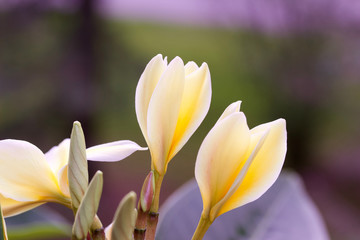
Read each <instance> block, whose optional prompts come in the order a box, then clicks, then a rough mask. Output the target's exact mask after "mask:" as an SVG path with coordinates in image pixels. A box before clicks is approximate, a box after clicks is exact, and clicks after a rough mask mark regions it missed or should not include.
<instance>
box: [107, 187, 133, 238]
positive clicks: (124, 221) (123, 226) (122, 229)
mask: <svg viewBox="0 0 360 240" xmlns="http://www.w3.org/2000/svg"><path fill="white" fill-rule="evenodd" d="M135 204H136V193H135V192H129V193H128V194H127V195H126V196H125V197H124V198H123V199H122V200H121V202H120V204H119V206H118V208H117V210H116V213H115V216H114V220H113V223H112V231H111V240H132V239H133V233H134V228H135V222H136V217H137V211H136V209H135Z"/></svg>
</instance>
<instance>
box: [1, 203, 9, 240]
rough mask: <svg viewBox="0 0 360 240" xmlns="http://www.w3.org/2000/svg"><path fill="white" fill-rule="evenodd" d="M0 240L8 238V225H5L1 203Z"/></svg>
mask: <svg viewBox="0 0 360 240" xmlns="http://www.w3.org/2000/svg"><path fill="white" fill-rule="evenodd" d="M0 221H1V223H0V240H7V239H8V238H7V234H6V225H5V220H4V216H3V213H2V209H1V205H0Z"/></svg>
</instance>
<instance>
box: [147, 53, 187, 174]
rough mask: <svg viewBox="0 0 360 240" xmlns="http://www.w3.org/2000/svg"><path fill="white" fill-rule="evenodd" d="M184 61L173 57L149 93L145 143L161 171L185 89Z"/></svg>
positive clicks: (165, 163) (165, 160)
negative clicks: (150, 95)
mask: <svg viewBox="0 0 360 240" xmlns="http://www.w3.org/2000/svg"><path fill="white" fill-rule="evenodd" d="M184 81H185V73H184V63H183V61H182V60H181V59H180V58H179V57H176V58H174V60H172V61H171V62H170V64H169V66H168V67H167V69H166V70H165V72H164V73H163V75H162V76H161V78H160V80H159V82H158V84H157V86H156V88H155V90H154V92H153V95H152V97H151V100H150V103H149V108H148V115H147V127H148V128H147V132H148V140H149V141H148V145H149V149H150V151H151V157H152V159H153V161H152V162H153V164H154V167H155V168H156V170H157V171H158V172H159V173H160V174H164V173H165V171H166V167H167V161H168V159H169V151H170V147H171V143H172V139H173V137H174V133H175V128H176V123H177V120H178V115H179V110H180V105H181V99H182V95H183V90H184Z"/></svg>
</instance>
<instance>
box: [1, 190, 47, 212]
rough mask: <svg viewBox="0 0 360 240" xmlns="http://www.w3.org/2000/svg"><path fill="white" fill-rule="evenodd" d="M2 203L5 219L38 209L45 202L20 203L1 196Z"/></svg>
mask: <svg viewBox="0 0 360 240" xmlns="http://www.w3.org/2000/svg"><path fill="white" fill-rule="evenodd" d="M0 203H1V207H2V210H3V213H4V217H11V216H15V215H18V214H20V213H23V212H26V211H29V210H31V209H33V208H36V207H38V206H40V205H42V204H44V203H45V202H19V201H16V200H13V199H11V198H5V197H4V196H3V195H1V194H0Z"/></svg>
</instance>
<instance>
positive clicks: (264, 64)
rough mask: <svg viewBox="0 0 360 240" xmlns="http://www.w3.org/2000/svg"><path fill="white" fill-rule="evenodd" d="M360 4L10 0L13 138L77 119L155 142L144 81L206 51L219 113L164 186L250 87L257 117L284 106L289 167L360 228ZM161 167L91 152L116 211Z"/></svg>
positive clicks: (334, 232)
mask: <svg viewBox="0 0 360 240" xmlns="http://www.w3.org/2000/svg"><path fill="white" fill-rule="evenodd" d="M359 12H360V2H359V1H356V0H348V1H342V0H316V1H313V0H305V1H290V2H289V1H287V0H271V1H269V0H257V1H251V0H243V1H235V0H224V1H214V0H199V1H191V0H183V1H178V2H176V1H175V2H174V1H166V0H153V1H145V0H102V1H100V0H73V1H66V0H49V1H42V0H16V1H13V0H0V116H1V117H0V136H1V139H6V138H14V139H23V140H27V141H29V142H32V143H33V144H35V145H37V146H39V148H40V149H42V150H43V151H44V152H46V151H47V150H49V149H50V148H51V147H52V146H54V145H57V144H58V143H60V142H61V141H62V140H63V139H64V138H67V137H69V135H70V131H71V127H72V123H73V121H74V120H79V121H80V122H81V123H82V125H83V127H84V131H85V136H86V140H87V145H88V146H92V145H95V144H100V143H104V142H109V141H115V140H121V139H130V140H133V141H136V142H137V143H139V144H140V145H142V146H145V145H146V143H145V140H144V139H143V136H142V134H141V131H140V128H139V127H138V124H137V120H136V115H135V88H136V85H137V82H138V79H139V77H140V75H141V73H142V71H143V70H144V68H145V66H146V64H147V63H148V61H149V60H150V59H151V58H152V57H153V56H155V55H156V54H158V53H161V54H163V56H168V59H172V58H174V57H175V56H180V57H181V58H182V59H183V60H184V61H185V62H187V61H190V60H192V61H195V62H196V63H197V64H198V65H201V63H202V62H207V63H208V65H209V67H210V71H211V77H212V88H213V95H212V103H211V107H210V110H209V113H208V115H207V117H206V118H205V120H204V122H203V123H202V125H201V126H200V128H199V129H198V131H197V132H196V133H195V134H194V135H193V137H192V138H191V139H190V141H189V142H188V143H187V144H186V145H185V147H184V148H183V150H182V151H180V153H179V154H177V156H176V157H175V158H174V159H173V160H172V162H171V163H170V165H169V168H168V173H167V175H166V178H165V182H164V184H163V189H162V196H161V200H162V201H164V200H165V199H166V197H167V196H169V194H171V193H172V192H173V191H174V190H175V189H176V188H178V187H179V186H181V185H182V184H183V183H184V182H186V181H187V180H189V179H191V178H192V177H194V166H195V159H196V154H197V150H198V149H199V146H200V144H201V142H202V140H203V138H204V137H205V135H206V134H207V132H208V131H209V130H210V128H211V127H212V126H213V124H214V123H215V122H216V120H217V119H218V117H219V116H220V114H221V113H222V111H223V110H224V109H225V108H226V107H227V106H228V105H229V104H230V103H232V102H234V101H237V100H242V101H243V104H242V111H244V112H245V114H246V116H247V118H248V123H249V126H250V127H254V126H256V125H258V124H260V123H264V122H269V121H272V120H274V119H277V118H280V117H282V118H285V119H286V121H287V129H288V154H287V158H286V161H285V167H286V168H289V169H293V170H295V171H296V172H298V173H299V174H300V175H301V176H302V179H303V180H304V183H305V186H306V189H307V191H308V192H309V194H310V196H311V197H312V199H313V200H314V202H315V203H316V204H317V206H318V208H319V210H320V212H321V214H322V216H323V218H324V220H325V223H326V225H327V228H328V230H329V232H330V234H331V237H332V239H358V236H360V218H359V216H360V204H359V203H360V191H359V183H360V147H359V142H360V127H359V122H360V104H359V101H360V44H359V41H360V14H359ZM149 168H150V156H149V153H148V152H138V153H135V154H133V155H132V156H130V157H129V158H128V159H125V160H123V161H121V162H117V163H93V162H91V163H90V171H91V172H90V174H91V175H92V174H93V173H94V172H95V171H96V170H97V169H100V170H102V171H103V172H104V177H105V179H104V181H105V182H104V184H105V189H104V195H103V198H102V202H101V207H100V210H99V215H100V218H102V219H103V222H104V224H105V225H108V224H109V223H110V222H111V219H112V216H113V213H114V211H115V209H116V207H117V204H118V203H119V201H120V199H121V197H122V196H123V195H124V194H126V193H127V192H129V191H130V190H135V191H136V192H137V193H139V189H140V188H141V185H142V182H143V180H144V178H145V176H146V174H147V173H148V171H149ZM179 173H181V174H179ZM60 211H62V212H66V211H64V209H63V208H61V207H60ZM69 214H70V215H69V216H70V217H69V218H70V219H71V214H72V213H71V211H69Z"/></svg>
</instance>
